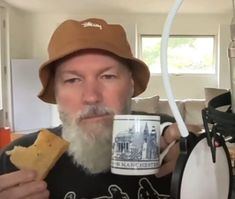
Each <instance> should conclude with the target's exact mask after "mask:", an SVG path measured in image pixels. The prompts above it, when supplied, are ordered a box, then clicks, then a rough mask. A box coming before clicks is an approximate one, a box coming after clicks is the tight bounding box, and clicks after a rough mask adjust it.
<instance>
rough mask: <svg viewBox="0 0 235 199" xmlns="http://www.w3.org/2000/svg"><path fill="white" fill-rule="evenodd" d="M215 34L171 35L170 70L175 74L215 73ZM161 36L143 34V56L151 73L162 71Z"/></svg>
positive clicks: (169, 46) (169, 47)
mask: <svg viewBox="0 0 235 199" xmlns="http://www.w3.org/2000/svg"><path fill="white" fill-rule="evenodd" d="M214 43H215V42H214V36H170V38H169V41H168V72H169V73H173V74H215V72H216V67H215V58H214V54H215V53H214V52H215V44H214ZM160 45H161V36H149V35H142V36H141V50H140V52H141V58H142V59H143V60H144V61H145V62H146V63H147V65H148V66H149V69H150V71H151V73H160V72H161V66H160Z"/></svg>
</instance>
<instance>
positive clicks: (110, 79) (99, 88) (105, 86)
mask: <svg viewBox="0 0 235 199" xmlns="http://www.w3.org/2000/svg"><path fill="white" fill-rule="evenodd" d="M133 84H134V83H133V79H132V77H131V72H130V71H129V70H128V68H127V66H124V65H123V64H122V63H120V62H119V61H118V60H117V59H115V58H113V57H112V56H108V55H106V54H101V53H97V52H96V53H95V52H90V53H84V54H80V55H77V56H74V57H72V58H70V59H69V60H67V61H65V62H63V63H62V64H61V65H60V66H59V67H58V68H57V70H56V78H55V91H56V100H57V103H58V104H59V105H60V107H61V108H62V109H63V110H64V111H66V112H67V113H70V114H75V113H77V112H79V111H83V110H84V109H86V107H87V106H90V105H98V106H100V105H101V106H105V107H108V108H109V109H111V110H112V111H114V113H116V114H118V113H119V114H120V113H125V112H126V111H127V109H128V105H129V102H130V98H131V96H132V94H133V86H134V85H133ZM105 117H106V115H101V116H96V115H94V116H91V117H88V118H84V120H83V121H82V122H84V123H86V122H88V123H90V122H99V121H101V120H104V119H105Z"/></svg>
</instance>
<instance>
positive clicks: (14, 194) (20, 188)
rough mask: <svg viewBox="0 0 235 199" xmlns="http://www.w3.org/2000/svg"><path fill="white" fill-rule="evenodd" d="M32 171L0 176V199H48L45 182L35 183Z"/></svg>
mask: <svg viewBox="0 0 235 199" xmlns="http://www.w3.org/2000/svg"><path fill="white" fill-rule="evenodd" d="M35 177H36V174H35V173H34V172H32V171H22V170H20V171H15V172H12V173H9V174H4V175H1V176H0V199H48V198H49V191H48V190H47V185H46V183H45V182H44V181H35Z"/></svg>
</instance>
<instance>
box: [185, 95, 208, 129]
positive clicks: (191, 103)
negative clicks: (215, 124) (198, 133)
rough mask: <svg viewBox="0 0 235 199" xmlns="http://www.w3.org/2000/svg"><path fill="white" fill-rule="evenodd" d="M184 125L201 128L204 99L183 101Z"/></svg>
mask: <svg viewBox="0 0 235 199" xmlns="http://www.w3.org/2000/svg"><path fill="white" fill-rule="evenodd" d="M184 108H185V123H186V124H195V125H199V126H201V127H203V120H202V113H201V111H202V109H204V108H205V100H204V99H201V100H200V99H187V100H184Z"/></svg>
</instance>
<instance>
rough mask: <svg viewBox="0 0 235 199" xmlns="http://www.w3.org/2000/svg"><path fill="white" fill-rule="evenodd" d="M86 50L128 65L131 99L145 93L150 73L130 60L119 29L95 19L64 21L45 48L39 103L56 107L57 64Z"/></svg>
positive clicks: (121, 30) (123, 34)
mask: <svg viewBox="0 0 235 199" xmlns="http://www.w3.org/2000/svg"><path fill="white" fill-rule="evenodd" d="M86 49H100V50H103V51H107V52H109V53H112V54H114V55H116V56H118V57H119V58H121V59H124V60H126V61H127V63H128V65H129V67H130V69H131V71H132V77H133V80H134V94H133V97H135V96H137V95H139V94H140V93H142V92H143V91H144V90H145V89H146V87H147V84H148V81H149V76H150V73H149V69H148V67H147V65H146V64H145V63H144V62H143V61H141V60H139V59H137V58H135V57H134V56H133V54H132V52H131V48H130V45H129V43H128V41H127V37H126V33H125V31H124V29H123V27H122V26H120V25H117V24H108V23H107V22H106V21H104V20H102V19H97V18H91V19H86V20H83V21H76V20H66V21H64V22H63V23H62V24H60V25H59V26H58V27H57V29H56V30H55V32H54V33H53V35H52V37H51V39H50V42H49V45H48V56H49V59H48V60H47V61H46V62H45V63H44V64H42V65H41V67H40V69H39V77H40V80H41V83H42V90H41V92H40V93H39V95H38V97H39V98H40V99H41V100H43V101H45V102H48V103H52V104H55V103H56V99H55V92H54V74H53V73H54V71H55V67H56V65H57V64H56V63H57V62H58V61H59V60H61V59H63V58H65V57H66V56H69V55H71V54H73V53H75V52H79V51H81V50H86Z"/></svg>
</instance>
